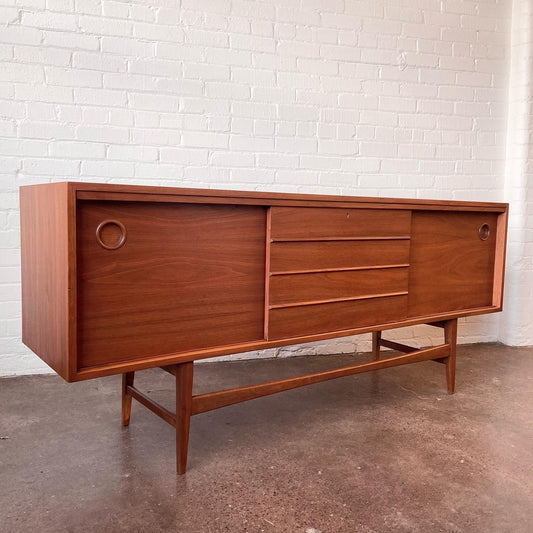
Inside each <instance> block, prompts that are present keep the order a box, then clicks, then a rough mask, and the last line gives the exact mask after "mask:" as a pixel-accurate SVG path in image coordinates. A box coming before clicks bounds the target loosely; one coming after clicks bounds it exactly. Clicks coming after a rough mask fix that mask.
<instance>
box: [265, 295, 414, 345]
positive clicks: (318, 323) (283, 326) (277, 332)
mask: <svg viewBox="0 0 533 533" xmlns="http://www.w3.org/2000/svg"><path fill="white" fill-rule="evenodd" d="M406 313H407V296H391V297H381V298H372V299H367V300H356V301H349V302H337V303H327V304H319V305H309V306H305V307H287V308H280V309H271V310H270V319H269V324H270V326H269V334H268V339H269V340H271V339H272V340H273V339H282V338H285V337H287V338H290V337H297V336H301V335H311V334H313V333H315V334H316V333H321V332H333V331H339V330H345V329H349V328H353V327H357V326H359V327H362V326H367V325H370V324H378V323H381V324H383V323H386V322H394V321H398V320H402V319H403V318H405V316H406Z"/></svg>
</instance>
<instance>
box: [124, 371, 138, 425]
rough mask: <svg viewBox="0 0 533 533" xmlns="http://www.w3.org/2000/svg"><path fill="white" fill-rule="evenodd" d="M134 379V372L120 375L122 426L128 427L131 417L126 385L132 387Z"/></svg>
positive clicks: (129, 397)
mask: <svg viewBox="0 0 533 533" xmlns="http://www.w3.org/2000/svg"><path fill="white" fill-rule="evenodd" d="M134 377H135V372H127V373H126V374H122V417H121V420H122V425H123V426H128V425H129V423H130V416H131V400H132V397H131V394H128V392H127V387H128V385H130V386H133V379H134Z"/></svg>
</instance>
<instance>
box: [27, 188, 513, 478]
mask: <svg viewBox="0 0 533 533" xmlns="http://www.w3.org/2000/svg"><path fill="white" fill-rule="evenodd" d="M20 208H21V241H22V303H23V308H22V323H23V331H22V337H23V342H24V343H25V344H26V345H27V346H28V347H29V348H31V349H32V350H33V351H34V352H35V353H36V354H37V355H39V356H40V357H41V358H42V359H43V360H44V361H45V362H46V363H47V364H48V365H50V366H51V367H52V368H53V369H54V370H55V371H56V372H57V373H58V374H59V375H60V376H62V377H63V378H64V379H65V380H67V381H70V382H71V381H80V380H84V379H90V378H96V377H101V376H107V375H111V374H118V373H121V374H122V375H123V378H122V383H123V386H122V424H123V425H127V424H128V423H129V419H130V412H131V402H132V398H135V399H136V400H138V401H139V402H140V403H142V404H143V405H145V406H146V407H148V408H149V409H151V410H152V411H154V412H155V413H156V414H157V415H159V416H160V417H162V418H163V419H164V420H165V421H166V422H168V423H170V424H172V425H173V426H174V427H175V428H176V450H177V470H178V472H179V473H184V472H185V469H186V463H187V448H188V438H189V422H190V417H191V415H195V414H198V413H203V412H205V411H209V410H211V409H216V408H219V407H224V406H226V405H231V404H233V403H237V402H241V401H244V400H249V399H253V398H258V397H260V396H264V395H267V394H272V393H275V392H280V391H283V390H288V389H292V388H295V387H300V386H302V385H309V384H312V383H317V382H320V381H326V380H329V379H333V378H337V377H342V376H348V375H351V374H357V373H361V372H367V371H370V370H377V369H382V368H388V367H392V366H397V365H403V364H407V363H414V362H418V361H428V360H432V361H437V362H440V363H444V365H445V368H446V380H447V388H448V392H450V393H453V391H454V381H455V348H456V338H457V318H458V317H464V316H468V315H477V314H481V313H491V312H495V311H500V310H501V308H502V291H503V275H504V262H505V242H506V230H507V211H508V205H507V204H503V203H481V202H455V201H437V200H409V199H404V200H396V199H387V198H353V197H341V196H315V195H303V194H302V195H300V194H273V193H257V192H236V191H219V190H199V189H180V188H163V187H142V186H120V185H100V184H89V183H72V182H68V183H67V182H65V183H54V184H44V185H34V186H27V187H22V188H21V190H20ZM413 324H430V325H433V326H436V327H440V328H443V330H444V343H443V344H441V345H439V346H435V347H431V348H425V349H418V350H417V349H414V348H411V347H409V346H405V345H402V344H399V343H396V342H391V341H388V340H386V339H383V338H382V337H381V332H382V331H383V330H387V329H391V328H398V327H403V326H408V325H413ZM366 332H372V338H373V354H374V356H373V360H372V361H371V362H367V363H362V364H358V365H354V366H349V367H345V368H339V369H333V370H329V371H326V372H321V373H318V374H310V375H306V376H299V377H295V378H290V379H282V380H278V381H272V382H268V383H261V384H255V385H250V386H245V387H239V388H235V389H228V390H222V391H216V392H209V393H205V394H199V395H194V396H193V395H192V383H193V362H194V361H195V360H198V359H202V358H207V357H213V356H220V355H225V354H231V353H238V352H245V351H250V350H257V349H264V348H271V347H275V346H283V345H288V344H294V343H301V342H308V341H314V340H319V339H328V338H334V337H340V336H343V335H353V334H358V333H366ZM381 346H385V347H389V348H392V349H394V350H397V351H400V352H402V354H403V355H399V356H396V355H394V356H392V357H388V358H382V357H380V347H381ZM151 367H162V368H163V369H165V370H167V371H168V372H170V373H171V374H173V375H174V376H175V380H176V410H175V412H170V411H169V410H167V409H165V408H164V407H162V406H161V405H159V404H157V403H156V402H154V401H153V400H151V399H150V398H149V397H147V396H146V395H145V394H144V393H142V392H141V391H140V390H139V389H138V388H136V387H135V386H134V372H135V371H137V370H142V369H146V368H151Z"/></svg>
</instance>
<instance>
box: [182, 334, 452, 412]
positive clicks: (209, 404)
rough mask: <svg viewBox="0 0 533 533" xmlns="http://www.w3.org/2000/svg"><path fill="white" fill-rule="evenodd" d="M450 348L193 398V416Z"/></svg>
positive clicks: (427, 356)
mask: <svg viewBox="0 0 533 533" xmlns="http://www.w3.org/2000/svg"><path fill="white" fill-rule="evenodd" d="M449 349H450V347H449V345H448V344H442V345H440V346H433V347H431V348H424V349H421V350H413V351H412V352H410V353H408V354H407V355H399V356H397V357H389V358H387V359H381V360H375V361H371V362H369V363H361V364H358V365H352V366H347V367H344V368H336V369H333V370H326V371H325V372H317V373H316V374H307V375H305V376H298V377H295V378H287V379H280V380H277V381H270V382H267V383H260V384H257V385H248V386H245V387H237V388H234V389H226V390H222V391H216V392H207V393H205V394H199V395H197V396H193V398H192V414H194V415H196V414H199V413H205V412H206V411H211V410H213V409H219V408H221V407H226V406H228V405H233V404H235V403H240V402H244V401H247V400H253V399H255V398H260V397H262V396H267V395H269V394H276V393H278V392H283V391H286V390H290V389H295V388H297V387H303V386H306V385H312V384H314V383H321V382H324V381H328V380H331V379H337V378H342V377H345V376H352V375H354V374H362V373H364V372H370V371H372V370H381V369H384V368H392V367H395V366H401V365H406V364H411V363H418V362H421V361H429V360H432V359H437V358H441V357H445V356H446V355H448V353H449Z"/></svg>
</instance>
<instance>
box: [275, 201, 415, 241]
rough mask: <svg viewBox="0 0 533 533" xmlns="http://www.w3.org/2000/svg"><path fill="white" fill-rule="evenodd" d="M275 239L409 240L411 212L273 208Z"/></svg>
mask: <svg viewBox="0 0 533 533" xmlns="http://www.w3.org/2000/svg"><path fill="white" fill-rule="evenodd" d="M271 209H272V226H271V237H272V240H273V242H276V241H284V240H289V241H290V240H297V241H298V240H303V241H305V240H311V239H326V240H334V239H350V238H357V237H359V238H364V239H371V238H375V237H378V238H379V237H392V236H396V237H398V236H400V237H401V236H408V235H409V232H410V226H411V212H410V211H405V210H394V209H341V208H313V207H272V208H271Z"/></svg>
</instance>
